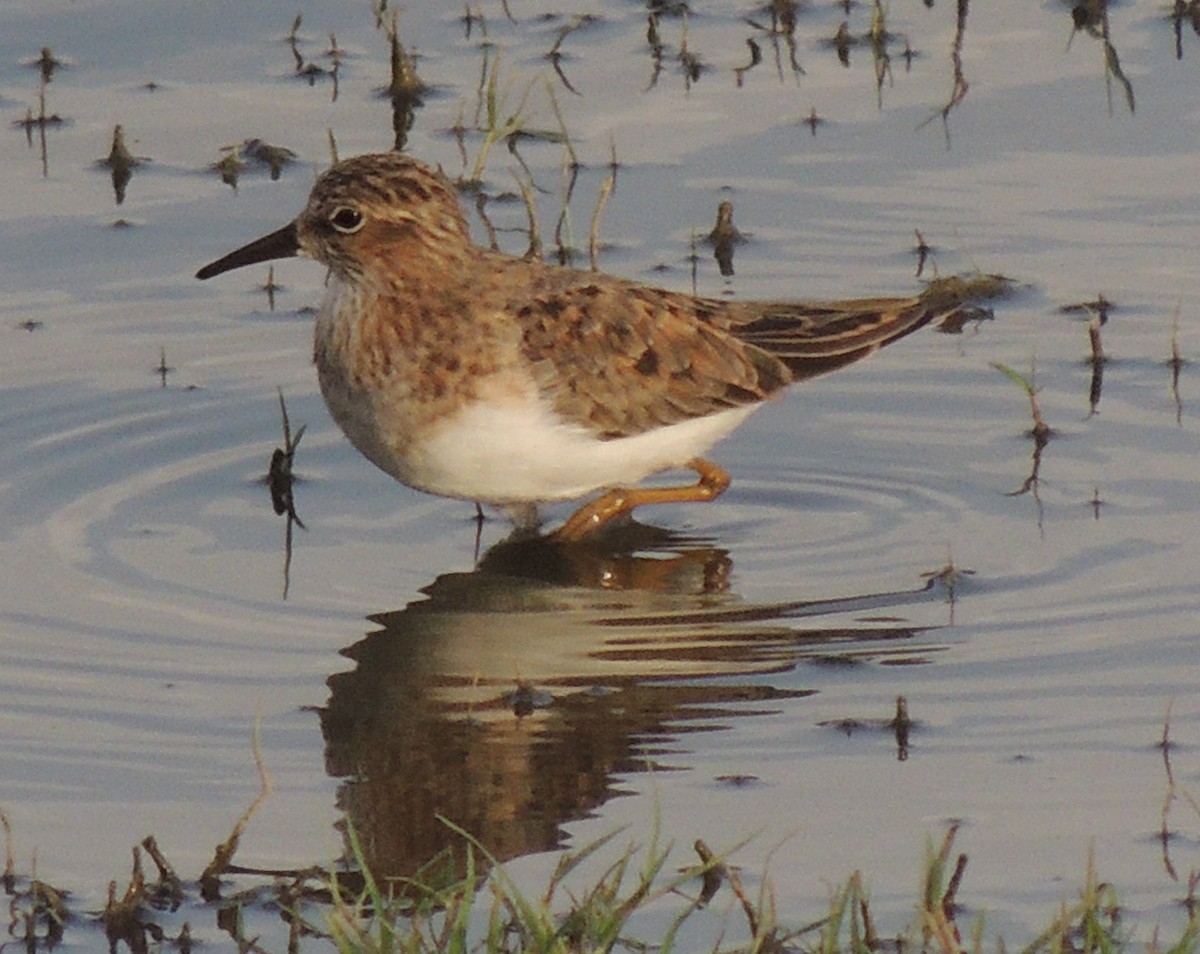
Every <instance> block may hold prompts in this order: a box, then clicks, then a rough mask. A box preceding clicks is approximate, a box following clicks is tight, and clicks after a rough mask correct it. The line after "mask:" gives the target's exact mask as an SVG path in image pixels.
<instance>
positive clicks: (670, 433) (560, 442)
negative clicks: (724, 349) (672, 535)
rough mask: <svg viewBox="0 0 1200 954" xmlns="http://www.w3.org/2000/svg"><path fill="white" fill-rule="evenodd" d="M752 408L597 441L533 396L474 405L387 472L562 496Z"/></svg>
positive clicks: (632, 474)
mask: <svg viewBox="0 0 1200 954" xmlns="http://www.w3.org/2000/svg"><path fill="white" fill-rule="evenodd" d="M755 407H757V405H750V406H747V407H739V408H732V409H730V410H725V411H719V412H717V413H716V414H710V415H707V416H706V417H701V418H695V419H693V420H690V421H684V422H683V423H680V424H672V425H669V426H666V427H662V428H659V429H657V430H654V431H649V432H647V433H644V434H638V435H636V436H634V437H621V438H615V439H612V440H599V439H597V438H596V437H595V436H593V435H592V434H590V433H588V432H587V431H585V430H583V429H582V428H579V427H575V426H571V425H567V424H564V423H562V422H561V421H559V420H558V419H556V418H555V417H554V415H553V414H552V412H551V411H550V409H549V408H547V407H546V406H545V405H543V404H542V403H540V402H529V403H522V404H499V405H493V404H474V405H472V406H470V407H469V408H467V409H465V410H463V411H462V412H460V413H459V414H457V415H455V416H454V417H452V418H449V419H447V420H445V421H443V422H441V423H440V424H439V425H438V426H437V427H436V428H435V429H434V430H433V431H432V432H430V433H427V434H426V435H424V436H423V437H422V439H421V440H420V441H418V442H416V445H417V446H413V447H409V448H408V449H407V452H406V453H404V455H403V456H404V457H405V460H404V466H403V469H404V471H405V473H404V475H403V476H401V475H400V474H397V473H395V472H394V471H392V472H393V474H394V475H395V476H397V477H399V479H400V480H402V481H403V482H404V483H407V484H410V485H411V486H414V487H417V488H419V489H421V490H427V491H429V492H431V493H435V494H441V495H442V496H446V497H460V498H463V499H466V500H478V501H481V502H484V503H493V504H514V503H537V502H541V501H551V500H569V499H572V498H575V497H582V496H585V495H587V494H589V493H592V492H593V491H596V490H599V489H602V488H605V487H616V486H629V485H632V484H636V483H637V482H638V481H640V480H642V479H644V478H645V477H648V476H649V475H651V474H654V473H657V472H658V471H661V470H667V469H670V468H673V467H681V466H683V465H685V464H686V463H687V462H688V461H689V460H691V459H692V458H693V457H698V456H700V455H702V454H704V453H705V452H706V451H707V450H708V449H709V448H710V447H712V445H713V444H715V443H716V442H717V441H718V440H720V439H721V438H722V437H724V436H725V435H727V434H728V433H729V432H730V431H732V430H733V429H734V428H735V427H737V426H738V425H739V424H741V423H742V421H744V420H745V419H746V418H747V417H748V416H749V415H750V414H751V413H752V412H753V411H754V409H755ZM384 469H385V470H391V468H387V467H385V468H384Z"/></svg>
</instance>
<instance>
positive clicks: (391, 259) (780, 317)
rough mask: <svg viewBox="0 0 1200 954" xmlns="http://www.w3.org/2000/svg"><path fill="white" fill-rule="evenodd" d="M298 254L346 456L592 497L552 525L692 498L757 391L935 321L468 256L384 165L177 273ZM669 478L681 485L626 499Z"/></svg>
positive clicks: (450, 220)
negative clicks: (688, 479)
mask: <svg viewBox="0 0 1200 954" xmlns="http://www.w3.org/2000/svg"><path fill="white" fill-rule="evenodd" d="M296 254H301V255H306V256H308V257H310V258H314V259H316V260H317V261H319V262H321V263H322V264H324V265H326V266H328V268H329V271H330V285H329V294H328V297H327V298H326V300H325V302H324V304H323V305H322V307H321V309H320V312H319V313H318V315H317V321H316V344H315V360H316V364H317V371H318V375H319V378H320V382H321V390H322V392H323V394H324V396H325V400H326V402H327V403H328V405H329V408H330V411H331V412H332V414H333V416H334V418H335V419H336V420H337V422H338V424H339V425H341V427H342V429H343V430H344V431H345V432H346V435H347V436H348V437H349V438H350V440H351V442H352V443H353V444H354V446H355V447H357V448H358V449H359V450H360V451H361V452H362V453H363V454H365V455H366V456H367V458H369V459H370V460H371V461H372V462H373V463H374V464H376V465H377V466H378V467H380V468H382V469H383V470H384V471H386V472H387V473H389V474H391V475H392V476H393V477H395V478H396V479H397V480H400V481H401V482H403V483H405V484H408V485H409V486H412V487H416V488H418V489H420V490H425V491H428V492H430V493H435V494H441V495H443V496H447V497H458V498H462V499H465V500H479V501H484V502H486V503H491V504H498V505H502V506H505V507H507V508H508V509H509V511H510V513H512V514H513V516H514V519H516V520H517V521H518V522H519V523H522V524H527V525H531V524H533V523H534V522H535V521H536V512H537V511H536V505H537V504H538V503H541V502H545V501H554V500H567V499H572V498H577V497H581V496H584V495H586V494H589V493H592V492H593V491H597V490H606V491H607V492H606V493H604V494H603V495H601V496H600V497H599V498H598V499H596V500H595V501H593V502H591V503H589V504H587V505H586V506H584V507H582V508H581V509H580V510H579V511H577V512H576V513H575V514H574V515H573V516H572V517H571V518H570V519H568V520H567V522H566V524H565V525H564V526H563V527H562V528H561V529H560V530H559V531H558V536H559V537H560V539H567V540H570V539H577V538H579V537H582V536H585V535H586V534H587V533H589V532H590V531H591V530H593V529H594V528H596V527H597V526H599V525H601V524H603V523H605V522H606V521H608V520H609V519H611V518H613V517H615V516H617V515H619V514H624V513H627V512H628V511H630V510H632V509H633V508H634V507H637V506H640V505H642V504H649V503H664V502H674V501H701V500H711V499H713V498H714V497H716V496H718V495H719V494H720V493H721V492H722V491H723V490H724V489H725V488H726V486H728V484H729V475H728V474H727V473H726V472H725V471H724V470H722V469H721V468H720V467H718V466H716V465H715V464H712V463H710V462H709V461H707V460H704V459H703V458H702V457H701V456H700V455H702V454H704V453H705V452H706V451H707V450H708V449H709V448H710V447H711V446H712V445H713V444H714V443H716V441H718V440H719V439H720V438H722V437H724V436H725V435H727V434H728V433H729V432H730V431H732V430H733V429H734V428H735V427H736V426H737V425H738V424H740V423H741V422H742V421H743V420H745V419H746V417H747V416H748V415H749V414H750V413H751V412H752V411H753V410H754V409H755V408H756V407H758V406H759V405H760V404H761V403H763V402H764V401H765V400H766V399H767V398H768V397H770V396H771V395H773V394H775V393H776V392H778V391H780V390H782V389H783V388H784V387H785V386H786V385H788V384H791V383H792V382H794V381H799V380H802V379H804V378H809V377H812V376H814V375H817V374H820V373H822V372H825V371H830V370H833V369H835V368H839V367H842V366H843V365H847V364H850V363H851V362H853V361H857V360H858V359H859V358H862V357H865V356H866V355H868V354H870V353H871V352H873V351H875V350H876V349H877V348H880V347H882V346H883V345H885V344H888V343H889V342H891V341H894V340H895V339H897V338H899V337H901V336H902V335H905V334H907V333H908V332H910V331H912V330H914V329H915V328H918V327H920V326H921V325H923V324H925V323H926V322H927V321H929V320H930V319H931V318H935V317H938V316H940V315H944V314H946V313H948V312H950V311H953V310H954V305H952V304H944V303H939V302H937V301H935V300H934V299H933V298H932V297H930V296H928V295H926V296H920V297H912V298H877V299H859V300H853V301H838V302H825V303H802V302H732V301H716V300H710V299H704V298H695V297H692V296H690V295H684V294H678V293H675V292H669V291H663V290H661V289H657V288H652V287H650V286H647V285H640V284H635V283H633V282H629V281H623V280H621V279H618V278H613V277H611V276H608V275H603V274H598V273H595V272H585V271H577V270H573V269H567V268H561V267H556V266H550V265H545V264H542V263H541V262H537V261H527V260H524V259H520V258H515V257H513V256H510V255H504V254H501V253H498V252H494V251H489V250H487V249H484V248H481V247H479V246H477V245H475V244H473V243H472V242H471V240H470V237H469V234H468V231H467V225H466V221H465V219H464V218H463V214H462V211H461V209H460V207H459V204H458V200H457V196H456V195H455V192H454V188H453V186H452V185H451V183H450V182H449V180H448V179H447V178H446V177H445V176H443V175H442V174H441V173H440V172H439V171H436V170H434V169H432V168H430V167H429V166H427V165H425V164H423V163H421V162H418V161H417V160H415V159H411V158H409V157H407V156H404V155H401V154H399V153H386V154H379V155H367V156H359V157H357V158H354V159H347V160H345V161H342V162H339V163H337V164H336V165H334V166H333V167H332V168H331V169H329V170H328V171H327V172H325V173H324V174H323V175H322V176H321V177H320V178H319V179H318V180H317V183H316V185H315V186H314V187H313V190H312V195H311V196H310V197H309V200H308V205H307V207H306V208H305V209H304V211H303V212H302V213H301V214H300V216H299V217H298V218H297V219H296V220H295V221H294V222H292V223H291V224H289V225H286V226H284V227H283V228H282V229H280V230H278V231H277V232H274V233H272V234H271V235H268V236H265V237H264V238H261V239H259V240H258V241H256V242H252V243H250V244H249V245H247V246H245V247H244V248H241V249H239V250H237V251H235V252H231V253H230V254H229V255H226V256H225V257H224V258H221V259H219V260H217V261H215V262H213V263H212V264H210V265H206V266H205V267H204V268H202V269H201V270H200V271H199V272H197V277H199V278H209V277H211V276H213V275H217V274H220V273H221V272H224V271H228V270H229V269H233V268H238V267H241V266H243V265H249V264H252V263H254V262H261V261H266V260H269V259H274V258H283V257H286V256H291V255H296ZM675 467H688V468H691V469H692V470H695V471H696V472H697V474H699V477H700V479H699V482H698V483H696V484H694V485H690V486H684V487H665V488H664V487H655V488H633V489H627V488H628V487H629V485H632V484H636V483H637V482H638V481H640V480H642V479H643V478H645V477H647V476H649V475H651V474H654V473H656V472H658V471H662V470H666V469H669V468H675Z"/></svg>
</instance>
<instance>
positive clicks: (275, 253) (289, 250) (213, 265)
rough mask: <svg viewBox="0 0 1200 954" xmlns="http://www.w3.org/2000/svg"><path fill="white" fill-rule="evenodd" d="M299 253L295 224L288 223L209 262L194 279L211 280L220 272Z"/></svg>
mask: <svg viewBox="0 0 1200 954" xmlns="http://www.w3.org/2000/svg"><path fill="white" fill-rule="evenodd" d="M299 251H300V243H299V241H298V239H297V237H296V223H295V222H289V223H288V224H287V225H285V226H284V227H283V228H281V229H279V230H278V231H275V232H272V233H271V234H270V235H264V236H263V237H262V238H260V239H256V240H255V241H253V242H251V243H250V244H249V245H243V246H242V247H241V248H239V249H238V250H237V251H236V252H230V253H229V254H228V255H226V256H224V257H223V258H218V259H217V260H216V261H215V262H209V263H208V264H207V265H205V266H204V267H203V268H202V269H200V271H198V272H196V277H197V278H200V279H205V278H212V277H213V276H214V275H220V274H221V273H222V272H228V271H231V270H232V269H235V268H241V267H242V266H243V265H253V264H255V263H256V262H269V261H271V260H272V259H276V258H291V257H292V256H293V255H296V254H297V253H298V252H299Z"/></svg>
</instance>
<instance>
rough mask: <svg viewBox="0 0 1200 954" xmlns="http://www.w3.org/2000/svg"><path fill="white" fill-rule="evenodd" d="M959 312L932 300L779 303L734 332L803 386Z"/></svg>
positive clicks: (945, 302) (921, 297) (922, 298)
mask: <svg viewBox="0 0 1200 954" xmlns="http://www.w3.org/2000/svg"><path fill="white" fill-rule="evenodd" d="M959 307H960V305H959V304H957V303H952V302H949V301H945V300H943V301H937V300H934V299H933V298H932V297H931V296H926V295H922V296H918V297H914V298H862V299H854V300H850V301H831V302H779V303H778V304H770V305H767V306H766V307H765V308H763V307H762V306H761V305H759V306H758V309H756V310H757V312H758V317H755V318H753V319H751V320H749V321H746V322H745V323H743V324H738V325H735V326H733V327H732V328H730V331H731V332H732V333H733V334H734V335H735V336H736V337H737V338H738V339H739V340H741V341H744V342H745V343H747V344H751V345H754V346H755V347H758V348H761V349H762V350H763V351H766V352H767V353H768V354H770V355H772V356H773V357H775V358H777V359H779V360H780V361H782V362H783V363H784V364H785V365H787V367H788V369H789V370H790V371H791V373H792V380H794V381H803V380H805V379H807V378H812V377H816V376H817V375H820V374H825V373H827V372H829V371H835V370H837V369H838V368H842V367H845V366H846V365H848V364H853V363H854V362H855V361H859V360H861V359H862V358H865V357H867V356H868V355H870V354H872V353H873V352H875V351H878V350H879V349H880V348H882V347H884V346H885V345H888V344H891V343H892V342H893V341H896V340H898V339H899V338H902V337H904V336H905V335H907V334H909V333H911V332H913V331H916V330H917V329H918V328H920V327H922V326H923V325H926V324H928V323H929V322H930V321H933V320H935V319H941V318H945V317H947V316H948V315H951V314H953V313H954V312H955V311H957V310H958V308H959Z"/></svg>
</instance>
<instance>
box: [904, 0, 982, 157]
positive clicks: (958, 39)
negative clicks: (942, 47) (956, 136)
mask: <svg viewBox="0 0 1200 954" xmlns="http://www.w3.org/2000/svg"><path fill="white" fill-rule="evenodd" d="M968 6H969V0H958V18H957V21H956V24H955V29H954V43H953V45H952V46H951V47H950V62H951V64H952V65H953V68H954V69H953V77H954V79H953V84H952V86H951V87H950V98H949V99H948V100H946V104H945V105H944V106H943V107H942V108H941V109H940V110H938V111H937V112H936V113H934V114H933V115H932V116H930V117H929V118H928V119H926V120H925V121H924V122H922V123H920V125H918V126H917V128H918V129H923V128H924V127H926V126H928V125H929V124H930V123H931V122H933V121H934V120H935V119H937V118H938V117H939V116H941V118H942V129H943V131H944V133H945V136H946V148H947V149H949V148H950V112H951V110H953V109H954V107H955V106H957V105H958V104H959V103H961V102H962V101H963V100H964V99H966V98H967V91H968V90H969V89H970V88H971V84H970V83H969V82H967V78H966V76H965V74H964V73H963V61H962V49H963V39H964V38H965V36H966V33H967V10H968Z"/></svg>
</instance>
